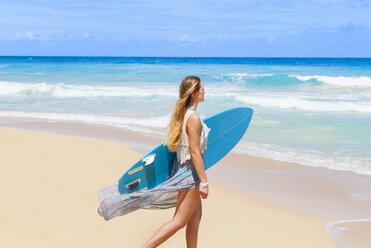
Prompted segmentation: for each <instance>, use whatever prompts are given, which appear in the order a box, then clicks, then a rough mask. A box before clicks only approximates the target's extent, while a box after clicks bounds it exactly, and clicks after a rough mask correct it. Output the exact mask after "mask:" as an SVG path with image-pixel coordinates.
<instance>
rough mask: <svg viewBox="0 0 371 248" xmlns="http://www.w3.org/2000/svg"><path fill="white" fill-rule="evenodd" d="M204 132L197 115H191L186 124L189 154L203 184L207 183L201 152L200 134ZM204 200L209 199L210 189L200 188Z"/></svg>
mask: <svg viewBox="0 0 371 248" xmlns="http://www.w3.org/2000/svg"><path fill="white" fill-rule="evenodd" d="M201 130H202V125H201V120H200V117H199V116H198V115H197V114H191V115H190V116H189V118H188V120H187V123H186V132H187V135H188V138H189V152H190V154H191V159H192V163H193V166H194V167H195V169H196V172H197V175H198V178H199V179H200V182H201V183H206V182H207V176H206V172H205V166H204V160H203V156H202V154H201V152H200V134H201ZM200 193H201V195H202V198H207V195H208V193H209V192H208V187H207V186H206V187H203V188H200Z"/></svg>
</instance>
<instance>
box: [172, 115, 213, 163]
mask: <svg viewBox="0 0 371 248" xmlns="http://www.w3.org/2000/svg"><path fill="white" fill-rule="evenodd" d="M192 113H195V111H193V110H191V109H187V112H186V113H185V115H184V121H183V134H182V138H181V141H180V143H179V144H178V146H177V147H176V155H177V158H178V161H179V162H180V163H181V164H184V163H185V162H186V161H187V160H189V159H191V154H190V152H189V140H188V135H187V132H186V123H187V120H188V117H189V116H190V115H191V114H192ZM196 114H197V113H196ZM201 124H202V131H201V134H200V152H201V153H204V152H205V151H206V148H207V138H208V136H209V132H210V130H211V129H210V128H208V127H207V126H206V124H205V123H204V122H203V121H202V120H201Z"/></svg>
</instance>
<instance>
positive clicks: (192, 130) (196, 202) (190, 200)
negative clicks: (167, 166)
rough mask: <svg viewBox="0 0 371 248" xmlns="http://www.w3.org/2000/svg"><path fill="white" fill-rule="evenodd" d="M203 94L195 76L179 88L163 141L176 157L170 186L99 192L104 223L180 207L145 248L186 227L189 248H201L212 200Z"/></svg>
mask: <svg viewBox="0 0 371 248" xmlns="http://www.w3.org/2000/svg"><path fill="white" fill-rule="evenodd" d="M204 94H205V90H204V86H203V84H202V82H201V79H200V78H199V77H196V76H187V77H185V78H184V79H183V80H182V82H181V84H180V86H179V98H178V100H177V102H176V104H175V108H174V112H173V114H172V116H171V120H170V123H169V125H168V127H167V128H168V133H167V136H166V140H165V145H167V146H168V147H169V149H170V150H171V151H176V153H177V156H176V159H175V161H174V165H173V169H172V172H171V177H170V179H169V180H167V181H166V182H164V183H162V184H160V185H158V186H156V187H155V188H153V189H150V190H147V191H143V192H134V193H131V194H129V195H120V194H119V193H118V190H117V184H116V185H111V186H109V187H106V188H104V189H101V190H99V191H98V197H99V200H100V203H101V205H100V207H99V209H98V213H99V214H100V215H102V216H103V217H104V218H105V219H106V220H109V219H111V218H113V217H115V216H119V215H124V214H127V213H130V212H132V211H135V210H137V209H139V208H142V209H165V208H170V207H176V208H175V213H174V216H173V218H172V220H170V221H168V222H166V223H165V224H164V225H162V226H161V227H160V228H159V229H158V230H157V232H155V233H154V234H153V236H152V237H151V238H150V239H149V240H148V241H147V242H146V243H145V244H144V245H143V248H148V247H157V246H158V245H160V244H162V243H163V242H165V241H166V240H167V239H168V238H170V237H171V236H172V235H173V234H175V233H176V232H177V231H178V230H180V229H182V228H183V227H186V242H187V247H188V248H191V247H197V237H198V228H199V224H200V220H201V215H202V206H201V197H202V198H203V199H206V198H207V197H208V194H209V186H208V180H207V176H206V173H205V168H204V161H203V153H204V152H205V150H206V145H207V138H208V134H209V131H210V129H209V128H208V127H207V126H206V124H205V123H203V121H202V120H201V119H200V117H199V116H198V115H197V113H196V110H197V106H198V103H200V102H203V101H204ZM200 196H201V197H200Z"/></svg>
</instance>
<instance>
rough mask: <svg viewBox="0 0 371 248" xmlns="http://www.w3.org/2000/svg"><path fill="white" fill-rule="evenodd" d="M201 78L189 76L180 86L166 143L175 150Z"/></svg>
mask: <svg viewBox="0 0 371 248" xmlns="http://www.w3.org/2000/svg"><path fill="white" fill-rule="evenodd" d="M200 84H201V79H200V78H199V77H197V76H187V77H185V78H184V79H183V80H182V83H181V84H180V86H179V98H178V100H177V101H176V103H175V106H174V111H173V114H172V115H171V119H170V123H169V125H168V126H167V131H168V132H167V135H166V138H165V143H164V145H167V146H168V147H169V150H170V151H172V152H174V151H175V150H176V147H177V145H178V144H179V142H180V140H181V138H182V134H183V128H182V127H183V121H184V115H185V113H186V111H187V107H188V106H189V103H190V101H191V95H192V93H193V92H195V91H198V90H199V89H200Z"/></svg>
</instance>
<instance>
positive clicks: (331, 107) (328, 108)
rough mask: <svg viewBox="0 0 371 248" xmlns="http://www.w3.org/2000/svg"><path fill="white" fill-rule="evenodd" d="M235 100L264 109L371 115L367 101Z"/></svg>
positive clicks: (275, 97) (280, 98) (243, 98)
mask: <svg viewBox="0 0 371 248" xmlns="http://www.w3.org/2000/svg"><path fill="white" fill-rule="evenodd" d="M236 99H237V100H239V101H242V102H245V103H247V104H252V105H258V106H261V107H266V108H281V109H298V110H305V111H314V112H361V113H371V102H369V101H357V102H349V101H329V100H328V101H325V100H321V99H313V98H312V99H311V98H306V97H302V96H300V95H299V96H282V97H279V96H274V95H272V96H256V95H255V96H241V95H237V96H236Z"/></svg>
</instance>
